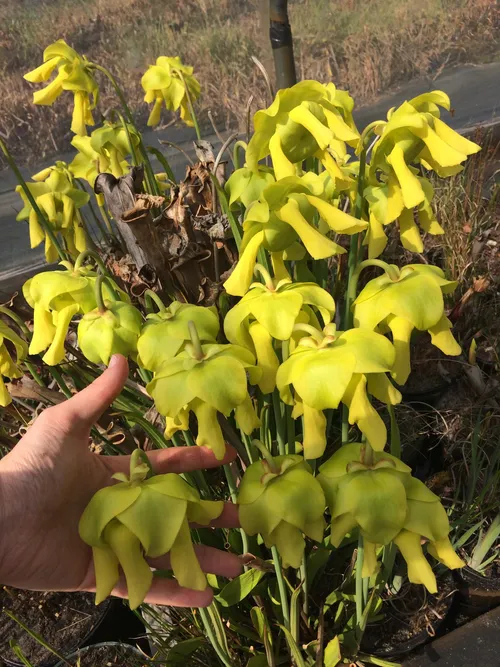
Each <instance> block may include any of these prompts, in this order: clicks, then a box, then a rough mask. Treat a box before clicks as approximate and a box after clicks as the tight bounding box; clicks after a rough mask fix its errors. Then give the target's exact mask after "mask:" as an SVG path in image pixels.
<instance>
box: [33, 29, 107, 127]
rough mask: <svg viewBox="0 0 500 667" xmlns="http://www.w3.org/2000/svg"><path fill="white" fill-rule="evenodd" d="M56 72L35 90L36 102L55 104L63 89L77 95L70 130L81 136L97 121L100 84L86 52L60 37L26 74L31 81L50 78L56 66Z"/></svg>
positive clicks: (34, 98) (42, 80) (39, 81)
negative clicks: (47, 83) (95, 116)
mask: <svg viewBox="0 0 500 667" xmlns="http://www.w3.org/2000/svg"><path fill="white" fill-rule="evenodd" d="M56 69H57V75H56V77H55V79H54V80H53V81H51V82H50V83H49V85H48V86H46V87H45V88H42V90H37V91H36V92H35V93H34V94H33V102H34V103H35V104H53V103H54V102H55V101H56V99H57V98H58V97H59V95H60V94H61V93H62V92H63V90H70V91H71V92H72V93H73V96H74V105H75V106H74V109H73V119H72V122H71V131H72V132H74V133H75V134H78V135H80V136H84V135H85V134H87V129H86V127H85V126H86V125H94V119H93V118H92V109H93V108H94V107H95V105H96V103H97V98H98V95H99V88H98V85H97V81H96V80H95V79H94V77H93V75H92V72H91V70H90V68H89V62H88V60H87V59H86V58H85V56H80V55H79V54H78V53H77V52H76V51H75V50H74V49H72V48H71V47H70V46H68V45H67V44H66V42H65V41H64V40H63V39H59V40H58V41H57V42H54V43H53V44H51V45H50V46H48V47H47V48H46V49H45V51H44V52H43V65H40V67H37V68H36V69H34V70H32V71H31V72H28V73H27V74H25V75H24V78H25V79H26V80H27V81H30V82H31V83H42V82H44V81H48V79H49V78H50V77H51V75H52V73H53V72H54V70H56Z"/></svg>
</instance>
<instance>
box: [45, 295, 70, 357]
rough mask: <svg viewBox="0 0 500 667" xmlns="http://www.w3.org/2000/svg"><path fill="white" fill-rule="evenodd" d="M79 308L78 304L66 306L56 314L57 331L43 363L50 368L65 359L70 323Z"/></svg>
mask: <svg viewBox="0 0 500 667" xmlns="http://www.w3.org/2000/svg"><path fill="white" fill-rule="evenodd" d="M78 310H79V307H78V305H77V304H72V305H70V306H65V307H64V308H62V310H60V311H59V312H58V313H55V319H56V330H55V334H54V339H53V341H52V344H51V345H50V347H49V349H48V350H47V352H46V353H45V354H44V355H43V357H42V358H43V361H44V362H45V363H46V364H47V365H48V366H56V365H57V364H60V363H61V361H62V360H63V359H64V354H65V350H64V342H65V340H66V334H67V333H68V329H69V323H70V322H71V320H72V319H73V317H74V316H75V315H76V314H77V312H78Z"/></svg>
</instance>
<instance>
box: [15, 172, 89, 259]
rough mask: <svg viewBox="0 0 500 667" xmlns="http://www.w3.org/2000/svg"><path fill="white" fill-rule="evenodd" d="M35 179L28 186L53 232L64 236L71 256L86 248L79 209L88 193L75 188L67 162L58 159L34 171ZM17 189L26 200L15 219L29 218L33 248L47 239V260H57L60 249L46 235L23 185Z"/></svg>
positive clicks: (85, 238)
mask: <svg viewBox="0 0 500 667" xmlns="http://www.w3.org/2000/svg"><path fill="white" fill-rule="evenodd" d="M33 179H34V180H35V181H37V182H35V183H27V186H28V189H29V191H30V192H31V194H32V195H33V198H34V199H35V201H36V203H37V205H38V207H39V209H40V210H41V212H42V213H44V214H45V219H46V221H47V222H48V224H49V225H50V226H51V227H52V229H53V231H54V233H55V234H59V235H60V236H61V237H62V238H63V239H64V241H65V244H66V247H67V249H68V250H69V252H70V254H71V255H72V256H76V255H78V254H79V253H80V252H83V251H84V250H86V248H87V237H86V233H85V230H84V227H83V223H82V218H81V215H80V212H79V211H80V209H81V208H82V207H83V206H85V204H86V203H87V202H88V200H89V195H88V194H87V193H86V192H84V191H83V190H80V189H79V188H77V187H75V185H74V183H73V178H72V176H71V174H70V172H69V171H68V167H67V165H66V164H65V163H64V162H56V164H55V166H53V167H48V168H47V169H44V170H42V171H41V172H39V173H38V174H35V175H34V176H33ZM16 192H18V194H19V195H20V197H21V199H22V200H23V203H24V207H23V208H22V209H21V211H19V213H18V214H17V217H16V220H28V222H29V235H30V245H31V247H32V248H36V247H37V246H38V245H40V243H42V242H43V241H45V259H46V261H47V262H48V263H49V264H50V263H52V262H55V261H56V260H57V257H58V254H57V251H56V249H55V247H54V246H53V244H52V242H51V240H50V237H49V236H47V235H46V234H45V231H44V229H43V227H42V225H41V224H40V221H39V220H38V215H37V214H36V212H35V210H34V209H33V207H32V206H31V204H30V202H29V201H28V198H27V197H26V194H25V193H24V190H23V188H22V187H21V186H20V185H18V186H17V187H16Z"/></svg>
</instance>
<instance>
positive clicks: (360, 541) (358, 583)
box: [355, 535, 364, 628]
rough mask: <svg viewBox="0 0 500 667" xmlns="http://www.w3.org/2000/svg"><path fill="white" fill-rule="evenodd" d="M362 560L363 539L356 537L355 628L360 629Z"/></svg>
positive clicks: (362, 607)
mask: <svg viewBox="0 0 500 667" xmlns="http://www.w3.org/2000/svg"><path fill="white" fill-rule="evenodd" d="M363 560H364V546H363V537H362V536H361V535H360V536H359V537H358V552H357V554H356V594H355V598H356V627H357V628H360V627H361V624H362V618H363V610H364V599H363V575H362V572H363Z"/></svg>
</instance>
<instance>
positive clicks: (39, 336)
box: [29, 304, 56, 354]
mask: <svg viewBox="0 0 500 667" xmlns="http://www.w3.org/2000/svg"><path fill="white" fill-rule="evenodd" d="M55 334H56V327H55V326H54V323H53V319H52V313H51V312H50V311H48V310H45V308H43V307H42V306H40V305H39V304H35V308H34V315H33V337H32V339H31V343H30V347H29V353H30V354H40V352H43V351H44V350H46V349H47V348H48V347H49V345H50V344H51V343H52V341H53V340H54V336H55Z"/></svg>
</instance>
